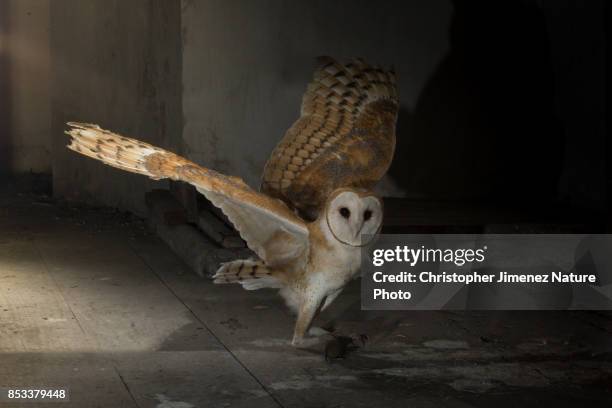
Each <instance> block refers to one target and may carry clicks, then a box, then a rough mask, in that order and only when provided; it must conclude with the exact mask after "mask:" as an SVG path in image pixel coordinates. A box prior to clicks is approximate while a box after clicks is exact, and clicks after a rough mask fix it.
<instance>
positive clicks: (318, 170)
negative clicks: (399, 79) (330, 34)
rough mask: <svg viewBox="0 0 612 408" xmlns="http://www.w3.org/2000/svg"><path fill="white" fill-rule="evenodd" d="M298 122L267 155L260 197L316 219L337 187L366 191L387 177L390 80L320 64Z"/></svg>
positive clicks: (326, 61)
mask: <svg viewBox="0 0 612 408" xmlns="http://www.w3.org/2000/svg"><path fill="white" fill-rule="evenodd" d="M320 62H321V65H320V67H319V68H318V69H317V70H316V72H315V75H314V79H313V81H312V82H311V83H310V84H309V85H308V88H307V90H306V93H305V94H304V97H303V100H302V111H301V116H300V118H299V119H298V120H297V121H296V122H295V123H294V124H293V126H291V128H290V129H289V130H288V131H287V133H286V134H285V136H284V137H283V139H282V140H281V142H280V143H279V144H278V146H277V147H276V148H275V149H274V151H273V152H272V155H271V157H270V159H269V160H268V163H267V164H266V167H265V169H264V174H263V179H262V185H261V189H262V191H263V192H265V193H267V194H270V195H272V196H274V197H278V198H280V199H282V200H283V201H285V202H286V203H288V204H289V205H290V206H292V207H294V208H296V209H298V210H299V211H300V212H301V213H302V214H303V215H304V216H306V217H307V218H310V219H313V218H315V217H316V216H317V214H318V211H319V210H320V208H321V206H322V205H323V204H324V203H325V200H326V198H327V197H328V196H329V194H330V193H331V192H332V191H333V190H335V189H336V188H340V187H362V188H370V187H372V186H373V185H374V184H375V183H376V182H377V181H378V180H380V179H381V178H382V176H383V175H384V174H385V173H386V171H387V169H388V168H389V165H390V164H391V160H392V158H393V152H394V149H395V124H396V121H397V111H398V98H397V89H396V85H395V74H394V73H393V72H392V71H386V70H383V69H381V68H380V67H377V66H370V65H368V64H366V63H365V62H364V61H362V60H360V59H355V60H352V61H351V62H349V63H348V64H344V65H343V64H340V63H338V62H336V61H335V60H333V59H332V58H329V57H324V58H322V59H321V60H320Z"/></svg>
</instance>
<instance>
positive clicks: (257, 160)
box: [181, 0, 452, 187]
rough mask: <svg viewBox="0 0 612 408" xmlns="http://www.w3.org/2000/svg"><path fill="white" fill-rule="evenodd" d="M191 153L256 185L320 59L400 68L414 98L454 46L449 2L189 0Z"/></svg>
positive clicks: (411, 100)
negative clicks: (450, 35)
mask: <svg viewBox="0 0 612 408" xmlns="http://www.w3.org/2000/svg"><path fill="white" fill-rule="evenodd" d="M181 3H182V41H183V111H184V115H183V118H184V124H183V125H184V132H183V138H184V143H185V145H184V149H185V150H184V153H185V154H186V155H187V156H188V157H189V158H191V159H192V160H194V161H196V162H198V163H200V164H203V165H206V166H209V167H212V168H215V169H216V170H219V171H222V172H227V173H229V174H232V175H237V176H240V177H242V178H244V179H245V180H246V181H247V182H248V183H249V184H250V185H251V186H253V187H258V185H259V179H260V175H261V173H262V170H263V166H264V164H265V161H266V159H267V158H268V156H269V154H270V152H271V151H272V149H273V148H274V146H275V145H276V143H277V142H278V141H279V140H280V139H281V137H282V136H283V134H284V132H285V131H286V130H287V129H288V128H289V126H290V125H291V124H292V123H293V122H294V121H295V120H296V119H297V118H298V117H299V110H300V104H301V99H302V94H303V92H304V90H305V88H306V85H307V83H308V82H309V81H310V79H311V78H312V72H313V69H314V66H315V58H316V57H317V56H320V55H331V56H334V57H337V58H340V59H342V58H344V59H346V58H350V57H355V56H360V57H363V58H366V59H367V60H368V61H371V62H372V63H377V64H380V65H384V66H394V67H395V69H396V71H397V74H398V78H399V79H398V81H399V88H400V89H399V91H400V98H401V101H402V104H403V106H404V107H405V108H407V109H410V108H412V107H413V106H414V104H415V103H416V100H417V97H418V95H419V93H420V92H421V89H422V87H423V86H424V84H425V82H426V80H427V78H428V77H429V76H430V75H431V72H432V71H433V70H434V69H435V66H436V65H437V64H438V63H439V61H440V60H441V58H442V57H443V56H444V54H445V53H446V51H447V48H448V39H447V32H448V24H449V20H450V16H451V12H452V5H451V4H450V1H445V0H436V1H409V2H407V1H385V2H372V1H323V0H317V1H291V2H286V1H280V0H267V1H247V0H243V1H240V0H232V1H222V0H206V1H191V0H183V1H182V2H181Z"/></svg>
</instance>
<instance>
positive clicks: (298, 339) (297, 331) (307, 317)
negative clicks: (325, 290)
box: [291, 296, 323, 346]
mask: <svg viewBox="0 0 612 408" xmlns="http://www.w3.org/2000/svg"><path fill="white" fill-rule="evenodd" d="M322 301H323V299H322V298H320V297H318V296H312V297H309V298H307V299H306V300H305V301H304V302H302V304H301V305H300V308H299V311H298V316H297V321H296V322H295V328H294V330H293V340H292V341H291V345H292V346H300V345H301V344H302V343H303V342H304V336H305V335H306V332H307V331H308V329H309V328H310V325H311V324H312V321H313V319H314V318H315V316H316V314H317V312H318V311H319V309H320V307H321V303H322Z"/></svg>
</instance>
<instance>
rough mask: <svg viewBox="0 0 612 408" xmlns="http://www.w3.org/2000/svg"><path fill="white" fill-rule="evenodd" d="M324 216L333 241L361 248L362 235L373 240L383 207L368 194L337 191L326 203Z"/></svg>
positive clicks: (378, 227)
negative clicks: (368, 236) (366, 235)
mask: <svg viewBox="0 0 612 408" xmlns="http://www.w3.org/2000/svg"><path fill="white" fill-rule="evenodd" d="M324 216H325V217H326V222H327V226H328V227H329V230H330V232H331V234H332V235H333V237H334V238H335V239H336V240H338V241H340V242H341V243H343V244H345V245H350V246H363V245H365V244H367V243H368V242H362V240H361V235H363V234H369V235H371V236H374V235H376V234H377V233H378V231H379V230H380V227H381V225H382V217H383V207H382V201H381V200H380V198H378V197H377V196H375V195H374V194H373V193H372V192H371V191H361V190H354V189H339V190H336V191H334V192H333V193H332V194H331V196H330V198H329V199H328V201H327V206H326V208H325V213H324Z"/></svg>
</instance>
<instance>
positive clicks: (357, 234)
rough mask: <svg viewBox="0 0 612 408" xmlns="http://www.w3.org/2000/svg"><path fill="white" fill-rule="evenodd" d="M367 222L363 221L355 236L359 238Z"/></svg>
mask: <svg viewBox="0 0 612 408" xmlns="http://www.w3.org/2000/svg"><path fill="white" fill-rule="evenodd" d="M364 224H365V222H362V223H361V226H360V227H359V229H358V230H357V232H356V233H355V236H354V237H353V238H355V239H357V238H359V234H360V233H361V230H362V229H363V225H364Z"/></svg>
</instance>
